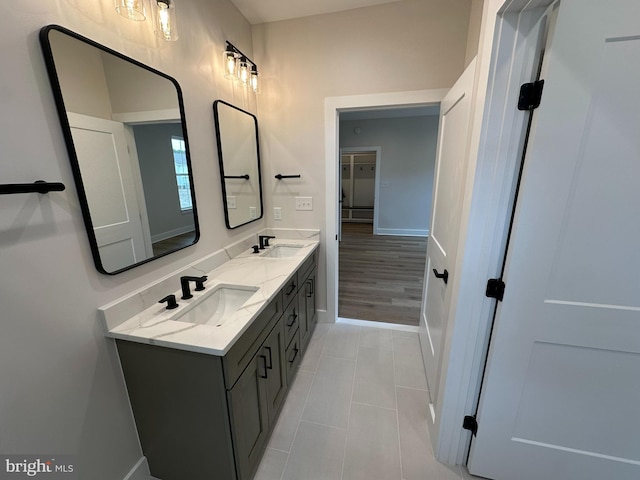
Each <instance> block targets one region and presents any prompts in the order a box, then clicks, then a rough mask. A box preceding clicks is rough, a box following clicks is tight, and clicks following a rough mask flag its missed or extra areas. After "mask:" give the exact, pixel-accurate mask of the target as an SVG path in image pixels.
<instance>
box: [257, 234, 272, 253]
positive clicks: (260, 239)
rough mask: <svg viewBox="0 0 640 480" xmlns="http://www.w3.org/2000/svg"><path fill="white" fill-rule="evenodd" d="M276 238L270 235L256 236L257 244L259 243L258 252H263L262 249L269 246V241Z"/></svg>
mask: <svg viewBox="0 0 640 480" xmlns="http://www.w3.org/2000/svg"><path fill="white" fill-rule="evenodd" d="M270 238H276V237H274V236H272V235H260V236H258V242H259V243H260V250H264V247H268V246H269V239H270Z"/></svg>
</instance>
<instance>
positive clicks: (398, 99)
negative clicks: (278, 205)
mask: <svg viewBox="0 0 640 480" xmlns="http://www.w3.org/2000/svg"><path fill="white" fill-rule="evenodd" d="M448 91H449V89H447V88H441V89H433V90H417V91H411V92H392V93H380V94H371V95H351V96H345V97H327V98H325V101H324V119H325V121H324V132H325V167H326V188H327V191H326V227H325V239H326V271H327V319H326V321H328V322H330V323H335V322H336V320H337V318H338V232H339V225H338V222H339V221H340V212H339V208H340V204H339V203H338V192H339V188H340V187H339V181H340V169H339V165H340V161H339V160H340V146H339V142H338V138H339V126H340V123H339V115H340V112H341V111H356V110H371V109H378V108H398V107H415V106H429V105H439V104H440V102H441V101H442V99H443V98H444V96H445V95H446V94H447V92H448Z"/></svg>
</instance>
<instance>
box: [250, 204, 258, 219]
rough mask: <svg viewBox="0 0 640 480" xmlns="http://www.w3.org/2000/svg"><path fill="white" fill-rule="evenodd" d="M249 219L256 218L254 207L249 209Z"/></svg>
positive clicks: (256, 213) (256, 211) (256, 212)
mask: <svg viewBox="0 0 640 480" xmlns="http://www.w3.org/2000/svg"><path fill="white" fill-rule="evenodd" d="M249 218H251V219H253V218H258V209H257V208H256V207H249Z"/></svg>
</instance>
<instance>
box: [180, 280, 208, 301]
mask: <svg viewBox="0 0 640 480" xmlns="http://www.w3.org/2000/svg"><path fill="white" fill-rule="evenodd" d="M206 281H207V276H206V275H203V276H201V277H180V286H181V287H182V299H183V300H187V299H188V298H191V297H193V295H191V290H190V289H189V282H196V288H195V291H196V292H199V291H201V290H204V282H206Z"/></svg>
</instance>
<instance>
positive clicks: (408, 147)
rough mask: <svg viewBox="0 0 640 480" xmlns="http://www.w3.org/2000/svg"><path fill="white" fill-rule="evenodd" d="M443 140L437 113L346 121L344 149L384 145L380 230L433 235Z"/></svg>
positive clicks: (343, 124) (342, 125) (342, 135)
mask: <svg viewBox="0 0 640 480" xmlns="http://www.w3.org/2000/svg"><path fill="white" fill-rule="evenodd" d="M356 128H358V129H359V130H360V133H359V134H356V133H355V129H356ZM437 139H438V116H435V115H433V116H420V117H403V118H380V119H371V120H353V121H341V122H340V148H342V149H343V150H344V151H347V150H348V147H381V157H380V170H379V172H378V175H379V181H380V184H381V187H380V189H379V191H378V193H379V199H378V206H379V211H378V232H377V233H380V234H385V233H386V234H391V235H393V234H407V235H408V234H415V235H420V234H422V235H426V234H428V232H429V222H430V218H431V201H432V199H431V197H432V195H433V175H434V169H435V158H436V146H437ZM383 184H388V187H384V186H382V185H383Z"/></svg>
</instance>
